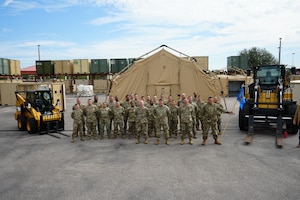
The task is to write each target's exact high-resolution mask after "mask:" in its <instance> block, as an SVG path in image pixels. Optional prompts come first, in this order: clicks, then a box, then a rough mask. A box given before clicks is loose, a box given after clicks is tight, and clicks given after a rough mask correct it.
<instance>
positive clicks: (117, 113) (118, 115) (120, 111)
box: [112, 106, 125, 122]
mask: <svg viewBox="0 0 300 200" xmlns="http://www.w3.org/2000/svg"><path fill="white" fill-rule="evenodd" d="M112 113H113V116H114V121H115V122H117V121H118V122H119V121H123V120H124V114H125V110H124V108H123V107H122V106H120V107H119V108H117V107H115V108H114V109H113V110H112Z"/></svg>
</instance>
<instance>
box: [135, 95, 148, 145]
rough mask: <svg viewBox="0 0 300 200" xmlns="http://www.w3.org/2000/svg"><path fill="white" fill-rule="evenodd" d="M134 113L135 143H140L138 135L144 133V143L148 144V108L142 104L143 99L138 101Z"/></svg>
mask: <svg viewBox="0 0 300 200" xmlns="http://www.w3.org/2000/svg"><path fill="white" fill-rule="evenodd" d="M135 115H136V128H137V135H136V144H139V143H140V135H141V134H144V135H145V142H144V143H145V144H148V117H149V111H148V108H146V107H145V106H144V101H140V104H139V107H138V108H137V109H136V110H135Z"/></svg>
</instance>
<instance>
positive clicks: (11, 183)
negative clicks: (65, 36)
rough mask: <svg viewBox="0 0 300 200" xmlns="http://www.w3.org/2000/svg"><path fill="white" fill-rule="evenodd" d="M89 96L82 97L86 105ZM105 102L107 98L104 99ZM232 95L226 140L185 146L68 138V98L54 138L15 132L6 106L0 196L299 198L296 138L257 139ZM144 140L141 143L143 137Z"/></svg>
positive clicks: (0, 133)
mask: <svg viewBox="0 0 300 200" xmlns="http://www.w3.org/2000/svg"><path fill="white" fill-rule="evenodd" d="M88 98H89V97H82V98H81V101H82V102H83V103H84V104H86V101H87V99H88ZM100 100H101V101H103V100H105V96H100ZM235 101H236V98H226V104H227V107H228V110H231V109H232V108H233V111H234V112H235V115H227V114H223V115H222V119H223V128H224V127H225V125H226V123H228V126H227V129H226V130H225V132H224V134H223V135H222V136H221V137H220V140H221V141H222V145H220V146H219V145H215V144H213V142H214V141H213V138H212V136H211V135H209V138H208V141H207V145H205V146H202V145H201V142H202V140H201V131H199V134H198V136H199V137H198V139H194V145H189V144H188V143H187V141H186V144H184V145H180V144H179V143H180V139H179V137H178V138H177V139H175V138H174V137H173V138H171V139H170V145H165V144H164V143H163V142H162V143H161V144H159V145H154V142H155V138H154V137H151V138H150V141H149V144H144V143H141V144H138V145H137V144H135V139H128V138H127V139H121V138H117V139H107V138H105V139H104V140H89V141H84V142H82V141H80V140H79V139H78V138H77V139H76V141H75V143H71V142H70V140H71V139H70V137H68V136H71V133H72V120H71V117H70V113H71V107H72V105H73V104H74V103H75V102H76V96H75V95H68V96H67V110H66V111H65V121H66V122H65V131H63V132H62V133H63V134H65V135H66V136H65V135H62V134H58V133H54V134H53V135H52V136H51V135H47V134H44V135H39V134H32V135H30V134H28V133H27V132H24V131H19V130H18V129H17V122H16V120H15V119H14V111H15V107H14V106H2V107H0V113H1V114H0V161H1V162H0V199H3V200H4V199H39V200H42V199H45V200H53V199H70V200H71V199H72V200H74V199H101V200H106V199H107V200H108V199H112V200H125V199H128V200H132V199H142V200H147V199H159V200H165V199H166V200H167V199H168V200H169V199H178V200H183V199H186V200H189V199H191V200H194V199H231V200H232V199H264V200H266V199H272V200H276V199H278V200H282V199H299V197H300V149H298V148H296V145H297V143H298V135H289V137H288V138H286V139H284V146H283V148H277V147H276V145H275V136H274V133H275V131H274V130H263V129H259V130H255V136H254V139H253V142H252V144H250V145H245V144H244V142H243V140H244V138H245V136H246V133H245V132H241V131H240V130H239V128H238V106H239V105H238V103H235ZM142 141H143V140H142Z"/></svg>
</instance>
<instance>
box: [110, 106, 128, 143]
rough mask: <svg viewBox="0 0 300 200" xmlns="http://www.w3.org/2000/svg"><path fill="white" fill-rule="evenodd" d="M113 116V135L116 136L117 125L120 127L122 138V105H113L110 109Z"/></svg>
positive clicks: (123, 112)
mask: <svg viewBox="0 0 300 200" xmlns="http://www.w3.org/2000/svg"><path fill="white" fill-rule="evenodd" d="M112 113H113V116H114V135H115V138H117V135H118V127H119V128H120V132H121V136H122V138H123V139H124V114H125V110H124V108H123V107H121V106H120V107H118V108H117V107H115V108H114V109H113V111H112Z"/></svg>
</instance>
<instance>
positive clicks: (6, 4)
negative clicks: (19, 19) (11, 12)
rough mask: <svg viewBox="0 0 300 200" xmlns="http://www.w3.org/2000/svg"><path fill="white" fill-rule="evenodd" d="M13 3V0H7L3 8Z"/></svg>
mask: <svg viewBox="0 0 300 200" xmlns="http://www.w3.org/2000/svg"><path fill="white" fill-rule="evenodd" d="M12 2H13V0H6V1H4V3H3V6H8V5H9V4H11V3H12Z"/></svg>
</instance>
